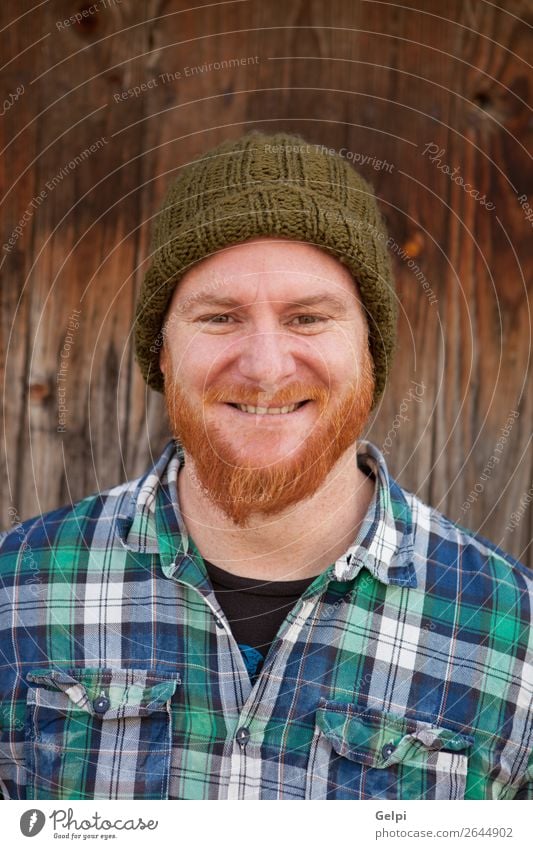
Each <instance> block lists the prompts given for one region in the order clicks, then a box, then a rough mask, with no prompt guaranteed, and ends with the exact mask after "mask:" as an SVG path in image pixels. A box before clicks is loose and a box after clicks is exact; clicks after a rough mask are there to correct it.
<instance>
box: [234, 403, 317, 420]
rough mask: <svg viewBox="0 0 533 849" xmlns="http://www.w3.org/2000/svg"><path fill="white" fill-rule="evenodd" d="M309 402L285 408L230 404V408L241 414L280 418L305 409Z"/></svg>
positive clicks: (289, 405)
mask: <svg viewBox="0 0 533 849" xmlns="http://www.w3.org/2000/svg"><path fill="white" fill-rule="evenodd" d="M308 403H309V400H308V399H307V400H305V401H297V402H296V404H288V405H287V406H285V407H253V406H252V405H251V404H232V403H230V404H229V406H230V407H234V408H235V409H236V410H240V411H241V413H253V414H254V415H256V416H257V415H258V416H280V415H285V414H286V413H294V412H295V411H296V410H299V409H300V407H303V406H304V404H308Z"/></svg>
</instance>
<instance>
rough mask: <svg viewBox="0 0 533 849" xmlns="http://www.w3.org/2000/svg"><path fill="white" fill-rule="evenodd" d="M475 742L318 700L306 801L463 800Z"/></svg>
mask: <svg viewBox="0 0 533 849" xmlns="http://www.w3.org/2000/svg"><path fill="white" fill-rule="evenodd" d="M472 743H473V738H472V737H470V736H467V735H464V734H458V733H456V732H455V731H451V730H449V729H447V728H442V727H440V726H437V725H433V724H432V723H429V722H419V721H417V720H412V719H407V718H405V717H401V716H396V715H394V714H391V713H384V712H381V711H378V710H369V709H368V708H363V707H359V706H357V705H354V704H346V703H340V702H332V701H326V700H325V699H321V701H320V705H319V707H318V710H317V714H316V725H315V731H314V736H313V741H312V744H311V753H310V758H309V766H308V772H307V785H306V798H307V799H463V798H464V793H465V785H466V776H467V767H468V749H469V748H470V746H471V745H472Z"/></svg>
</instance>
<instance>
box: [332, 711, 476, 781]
mask: <svg viewBox="0 0 533 849" xmlns="http://www.w3.org/2000/svg"><path fill="white" fill-rule="evenodd" d="M316 722H317V725H318V727H319V728H320V730H321V731H322V733H323V734H324V735H325V736H326V737H327V738H328V740H329V741H330V743H331V745H332V747H333V748H334V750H335V751H336V752H337V754H339V755H341V756H342V757H345V758H348V759H349V760H352V761H356V762H358V763H362V764H365V765H366V766H370V767H374V768H377V769H385V768H387V767H389V766H391V764H395V763H402V762H404V761H407V760H408V761H409V762H410V763H413V764H414V763H415V762H416V761H417V760H420V763H421V765H422V764H424V763H425V762H427V757H428V752H431V751H434V752H439V751H447V752H452V753H454V752H461V751H464V750H466V749H469V748H470V746H471V745H472V743H473V742H474V740H473V737H471V736H469V735H466V734H459V733H458V732H456V731H451V730H450V729H448V728H443V727H442V726H438V725H434V724H432V723H430V722H420V721H418V720H414V719H409V718H407V717H402V716H397V715H395V714H392V713H384V712H383V711H378V710H374V709H370V708H367V707H362V706H358V705H356V704H351V703H344V702H333V701H327V700H326V699H321V700H320V704H319V707H318V709H317V717H316Z"/></svg>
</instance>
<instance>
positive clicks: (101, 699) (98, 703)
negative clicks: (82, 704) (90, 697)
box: [93, 696, 111, 715]
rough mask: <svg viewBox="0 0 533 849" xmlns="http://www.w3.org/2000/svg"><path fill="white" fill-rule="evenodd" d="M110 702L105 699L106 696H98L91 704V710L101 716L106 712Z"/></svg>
mask: <svg viewBox="0 0 533 849" xmlns="http://www.w3.org/2000/svg"><path fill="white" fill-rule="evenodd" d="M110 704H111V702H110V701H109V699H108V698H107V696H98V697H97V698H96V699H95V700H94V702H93V710H94V712H95V713H97V714H100V715H101V714H103V713H105V712H106V710H109V705H110Z"/></svg>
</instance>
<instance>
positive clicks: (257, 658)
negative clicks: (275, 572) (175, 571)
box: [204, 560, 316, 681]
mask: <svg viewBox="0 0 533 849" xmlns="http://www.w3.org/2000/svg"><path fill="white" fill-rule="evenodd" d="M204 562H205V565H206V568H207V572H208V574H209V577H210V579H211V583H212V585H213V590H214V592H215V595H216V597H217V600H218V603H219V604H220V606H221V608H222V610H223V611H224V613H225V614H226V617H227V619H228V622H229V624H230V626H231V630H232V633H233V636H234V637H235V639H236V641H237V643H238V645H239V648H240V650H241V653H242V656H243V658H244V662H245V665H246V668H247V670H248V674H249V675H250V679H251V680H252V681H254V680H255V678H256V677H257V675H258V673H259V670H260V668H261V665H262V663H263V661H264V659H265V657H266V655H267V652H268V649H269V647H270V644H271V642H272V640H273V639H274V637H275V636H276V634H277V632H278V630H279V628H280V626H281V623H282V622H283V621H284V620H285V619H286V618H287V614H288V613H289V611H290V610H291V608H293V607H294V605H295V604H296V602H297V601H298V599H299V598H300V596H301V595H302V593H303V592H304V590H306V589H307V587H308V586H309V585H310V584H312V583H313V581H314V580H315V577H316V575H312V576H311V577H310V578H302V579H300V580H298V581H267V580H260V581H258V580H256V579H255V578H243V577H241V576H240V575H232V574H231V573H230V572H226V571H225V570H224V569H221V568H220V566H215V565H214V564H213V563H209V562H208V561H207V560H206V561H204Z"/></svg>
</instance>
